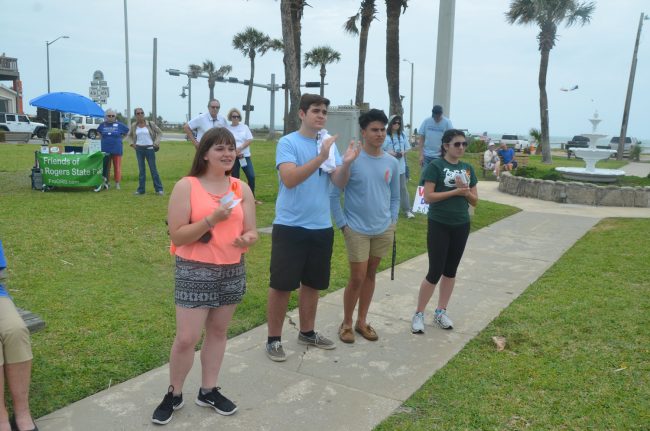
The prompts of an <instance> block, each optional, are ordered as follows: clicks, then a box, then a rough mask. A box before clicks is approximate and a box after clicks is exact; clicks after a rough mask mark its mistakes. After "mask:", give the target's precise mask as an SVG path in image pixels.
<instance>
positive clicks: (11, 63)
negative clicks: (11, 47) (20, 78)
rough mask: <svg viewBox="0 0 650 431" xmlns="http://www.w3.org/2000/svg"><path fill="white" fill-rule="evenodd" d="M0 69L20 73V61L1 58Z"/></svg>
mask: <svg viewBox="0 0 650 431" xmlns="http://www.w3.org/2000/svg"><path fill="white" fill-rule="evenodd" d="M0 69H4V70H11V71H14V72H18V59H17V58H11V57H0Z"/></svg>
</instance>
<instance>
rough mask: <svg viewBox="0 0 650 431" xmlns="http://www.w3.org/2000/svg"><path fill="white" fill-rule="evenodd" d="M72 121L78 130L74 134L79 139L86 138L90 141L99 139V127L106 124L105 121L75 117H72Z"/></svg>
mask: <svg viewBox="0 0 650 431" xmlns="http://www.w3.org/2000/svg"><path fill="white" fill-rule="evenodd" d="M72 121H74V123H75V124H76V125H77V128H76V129H74V130H73V132H72V133H74V136H75V137H76V138H77V139H82V138H85V137H86V136H88V138H89V139H95V138H97V127H99V125H100V124H102V123H103V122H104V119H103V118H93V117H85V116H82V115H75V116H73V117H72Z"/></svg>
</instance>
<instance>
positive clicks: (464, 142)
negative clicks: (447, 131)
mask: <svg viewBox="0 0 650 431" xmlns="http://www.w3.org/2000/svg"><path fill="white" fill-rule="evenodd" d="M461 145H462V146H463V147H464V148H467V141H463V142H454V147H456V148H460V146H461Z"/></svg>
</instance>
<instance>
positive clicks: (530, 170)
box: [513, 166, 539, 178]
mask: <svg viewBox="0 0 650 431" xmlns="http://www.w3.org/2000/svg"><path fill="white" fill-rule="evenodd" d="M513 175H516V176H518V177H524V178H537V177H538V175H539V174H538V172H537V168H536V167H534V166H521V167H518V168H517V169H515V170H514V171H513Z"/></svg>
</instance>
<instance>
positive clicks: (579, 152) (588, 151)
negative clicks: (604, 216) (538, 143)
mask: <svg viewBox="0 0 650 431" xmlns="http://www.w3.org/2000/svg"><path fill="white" fill-rule="evenodd" d="M589 121H590V122H591V124H592V130H591V131H592V133H583V134H582V136H585V137H587V138H589V148H574V149H573V150H572V151H573V153H574V154H575V155H576V157H578V158H580V159H582V160H584V161H585V164H586V167H584V168H574V167H570V168H567V167H560V168H555V170H556V171H558V172H561V173H562V176H563V177H564V178H566V179H569V180H576V181H590V182H596V183H613V182H615V181H616V179H617V178H618V177H621V176H623V175H625V171H622V170H620V169H599V168H596V162H598V161H599V160H605V159H608V158H609V157H611V155H612V154H615V153H616V151H614V150H609V149H605V148H597V145H596V142H597V141H598V140H599V139H601V138H604V137H605V136H607V135H602V134H599V133H596V128H597V127H598V123H600V122H601V121H602V120H601V119H600V118H598V111H596V112H594V117H593V118H590V119H589Z"/></svg>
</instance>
